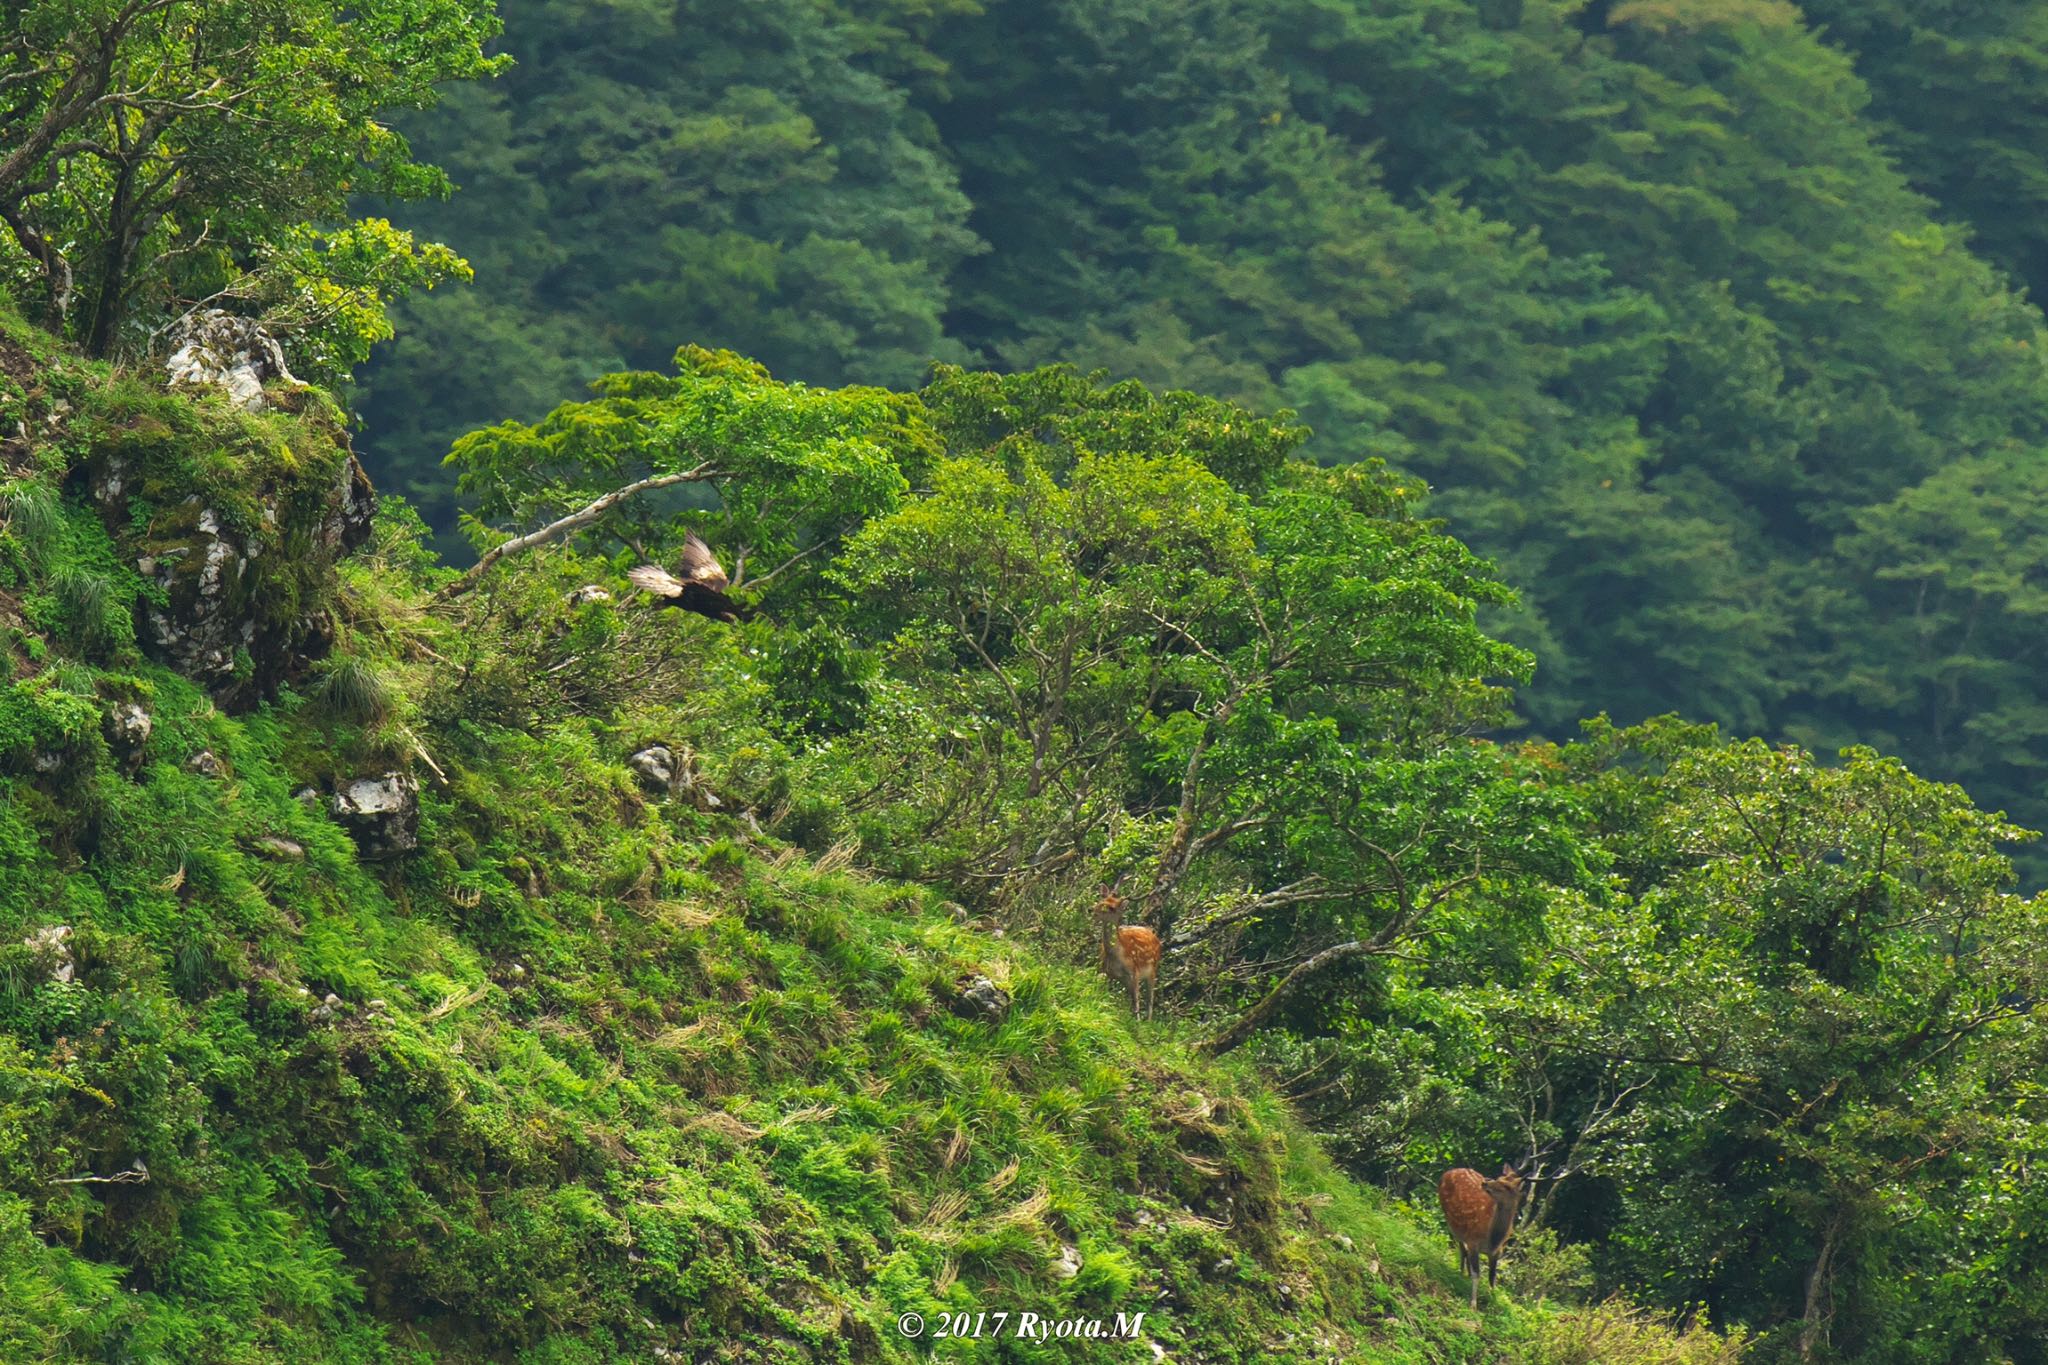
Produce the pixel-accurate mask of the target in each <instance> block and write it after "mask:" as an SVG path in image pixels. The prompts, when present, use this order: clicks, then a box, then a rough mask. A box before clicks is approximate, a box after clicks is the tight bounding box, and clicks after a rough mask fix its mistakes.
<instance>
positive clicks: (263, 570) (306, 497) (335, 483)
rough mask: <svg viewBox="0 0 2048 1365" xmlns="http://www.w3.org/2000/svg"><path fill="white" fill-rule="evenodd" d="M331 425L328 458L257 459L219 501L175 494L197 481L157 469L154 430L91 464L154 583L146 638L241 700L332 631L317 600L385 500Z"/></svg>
mask: <svg viewBox="0 0 2048 1365" xmlns="http://www.w3.org/2000/svg"><path fill="white" fill-rule="evenodd" d="M333 439H334V441H335V445H334V446H332V447H331V448H330V449H329V450H322V451H318V452H317V453H318V454H319V455H321V456H324V457H325V458H322V459H316V460H313V461H308V462H305V463H297V462H284V461H279V462H278V464H277V466H276V467H273V468H271V469H267V470H257V469H252V470H251V471H250V475H251V479H250V482H251V486H250V487H247V488H244V489H234V490H224V492H228V493H231V494H232V496H224V497H221V498H220V499H219V500H217V501H216V500H215V499H214V498H212V497H210V496H202V495H201V494H199V493H193V492H187V493H184V494H183V496H178V497H175V498H173V499H165V498H164V494H165V493H167V492H173V491H174V490H175V489H176V488H177V487H178V486H179V484H181V483H182V484H183V485H184V486H186V487H189V483H188V482H186V481H185V480H183V479H179V480H177V481H176V482H173V480H172V479H170V478H166V477H165V474H166V472H168V471H159V470H156V469H153V468H152V463H153V461H152V459H151V456H152V455H153V454H155V453H156V452H155V451H154V450H152V449H150V448H149V447H148V443H146V442H144V441H139V440H138V441H132V442H131V441H119V442H110V443H109V445H108V447H107V448H105V449H103V450H102V451H100V452H99V453H97V454H96V455H95V456H94V458H93V460H92V461H91V463H90V464H89V465H88V466H87V469H86V474H85V486H86V490H87V492H88V493H89V494H90V496H91V497H92V499H93V501H94V502H95V503H96V504H97V505H98V508H99V511H100V514H101V519H102V520H103V521H104V522H105V523H106V524H107V527H108V529H109V530H112V531H114V532H115V534H116V535H117V536H119V537H120V538H121V539H122V540H123V541H124V542H126V543H128V544H129V545H131V546H132V549H131V553H133V554H134V555H135V559H134V564H135V567H136V569H137V571H138V572H140V573H141V574H142V576H143V577H144V578H146V579H148V580H149V581H150V583H151V584H152V585H153V586H154V591H153V592H152V593H151V594H150V597H149V600H147V601H145V602H144V603H143V604H142V605H141V607H140V608H139V610H138V612H137V615H138V618H139V619H138V621H137V631H136V635H137V637H138V639H139V640H140V642H141V644H142V646H143V648H144V649H145V650H147V651H148V652H149V654H150V655H151V657H153V658H155V659H157V660H158V661H159V662H161V663H164V664H166V665H168V666H169V667H171V668H173V669H176V670H177V671H178V672H180V673H182V674H184V675H185V676H186V677H189V678H191V679H193V680H194V681H197V682H199V683H202V684H203V685H205V686H206V687H207V689H208V690H209V691H211V692H212V693H213V694H214V696H215V698H216V700H218V701H220V702H221V703H222V704H223V705H225V706H228V707H230V708H231V709H233V708H238V707H241V706H246V705H250V704H253V703H255V702H256V701H259V700H261V699H263V698H265V697H268V696H271V695H273V694H274V693H275V692H276V690H277V687H278V685H279V684H280V683H282V682H284V681H286V680H287V679H289V678H292V677H294V676H296V675H297V674H298V673H300V672H301V671H302V670H303V669H304V668H306V667H307V666H308V665H309V664H311V663H313V662H314V661H316V660H318V659H320V658H322V657H324V656H325V655H326V653H327V651H328V649H329V648H330V647H331V645H332V643H333V633H334V632H333V622H332V620H331V618H330V617H329V616H328V615H327V613H326V612H325V610H324V609H322V608H321V607H320V606H319V605H318V604H319V602H320V600H321V597H322V596H323V594H324V591H325V587H326V582H327V579H328V576H329V574H330V572H331V570H332V567H333V565H334V564H335V563H336V562H337V561H339V560H340V559H342V558H343V557H345V556H346V555H348V554H349V553H350V552H352V551H353V550H355V549H356V548H357V547H359V546H360V545H362V544H363V543H364V542H365V541H366V540H368V539H369V536H370V528H371V521H372V519H373V517H374V516H375V514H376V506H377V497H376V490H375V489H374V488H373V487H372V486H371V484H370V480H369V476H368V475H367V474H365V473H364V472H363V468H362V465H361V464H360V463H359V462H358V461H357V460H356V457H355V455H354V453H353V452H351V451H350V450H348V448H347V446H346V444H345V440H344V438H343V436H342V435H341V433H340V432H339V431H338V430H337V431H336V432H335V433H334V437H333ZM138 506H139V507H143V508H147V509H148V520H147V523H146V524H145V525H144V526H143V527H142V528H141V529H140V530H138V529H137V528H136V522H135V511H136V509H137V507H138Z"/></svg>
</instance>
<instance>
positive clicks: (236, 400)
mask: <svg viewBox="0 0 2048 1365" xmlns="http://www.w3.org/2000/svg"><path fill="white" fill-rule="evenodd" d="M172 344H173V347H174V349H173V350H172V352H171V356H170V359H168V360H166V361H165V362H164V371H165V373H166V374H167V375H168V376H169V378H170V381H171V383H172V384H173V385H182V386H185V387H188V388H218V389H225V390H226V391H227V395H228V401H229V402H231V403H233V404H234V405H235V406H236V407H238V408H246V409H248V410H249V411H251V412H260V411H262V410H263V409H264V408H266V407H268V406H270V400H269V399H268V398H267V397H266V396H265V394H264V392H263V386H264V385H265V384H271V383H278V382H282V383H286V384H290V385H293V386H294V387H298V386H299V381H298V380H297V379H295V378H293V376H292V372H291V370H290V369H289V368H288V367H287V366H286V365H285V361H284V347H282V346H280V345H278V342H277V338H276V337H274V336H272V335H271V334H270V333H269V332H266V331H265V330H263V327H262V326H261V325H260V324H259V323H257V322H256V321H255V320H254V319H251V318H244V317H237V316H236V315H234V314H233V313H227V312H223V311H222V310H220V309H218V308H209V309H206V310H205V311H204V312H200V313H195V314H193V315H192V316H191V317H189V318H187V319H185V321H184V323H183V324H182V325H181V326H180V327H179V328H178V330H177V332H176V333H175V334H174V335H173V337H172Z"/></svg>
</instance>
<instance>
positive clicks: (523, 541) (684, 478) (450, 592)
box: [434, 463, 719, 602]
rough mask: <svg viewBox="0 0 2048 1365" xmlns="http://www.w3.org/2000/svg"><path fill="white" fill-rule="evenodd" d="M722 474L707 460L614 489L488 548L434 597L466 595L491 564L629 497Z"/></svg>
mask: <svg viewBox="0 0 2048 1365" xmlns="http://www.w3.org/2000/svg"><path fill="white" fill-rule="evenodd" d="M718 473H719V471H718V469H717V467H716V466H714V465H712V464H709V463H705V464H700V465H698V466H696V467H695V468H694V469H685V470H682V471H680V472H678V473H674V474H656V475H653V476H652V477H650V478H645V479H641V480H639V481H638V482H636V483H629V484H627V485H626V486H625V487H624V488H614V489H613V490H612V491H611V492H609V493H607V494H605V495H604V496H603V497H601V498H599V499H597V500H596V501H595V502H591V503H589V504H587V505H585V506H583V507H580V508H578V509H577V510H576V511H574V512H571V513H570V514H569V515H568V516H566V517H562V518H560V519H559V520H556V521H551V522H549V523H548V524H547V525H545V526H543V527H541V528H540V529H539V530H538V531H529V532H527V533H526V534H525V535H523V536H514V537H513V538H512V539H510V540H508V541H506V542H504V543H503V544H501V545H493V546H492V547H491V548H490V549H488V550H486V551H484V553H483V557H482V558H480V559H478V560H477V562H476V564H475V565H474V566H473V567H472V568H471V569H470V570H469V572H467V573H465V574H463V575H462V577H460V578H458V579H456V580H455V581H454V582H453V583H450V584H449V585H448V586H447V587H445V588H443V589H441V591H439V592H437V593H435V594H434V597H435V599H436V600H437V601H442V602H447V601H452V600H453V599H455V598H457V597H460V596H462V595H463V594H464V593H466V592H468V591H469V590H470V589H471V588H474V587H475V586H476V585H477V580H478V579H480V578H482V577H483V576H484V574H485V573H486V572H487V571H488V570H489V569H490V567H491V566H492V565H493V564H496V563H497V562H498V561H499V560H501V559H504V558H506V557H508V556H510V555H516V554H518V553H520V552H521V551H523V550H530V549H532V548H533V547H534V546H536V545H545V544H546V543H547V542H548V541H550V540H553V539H554V538H555V537H556V536H563V535H567V534H568V533H569V532H571V531H575V530H579V529H581V528H582V527H585V526H588V525H589V524H590V523H591V522H593V521H596V520H597V519H598V518H599V517H601V516H603V515H604V514H605V513H607V512H609V511H611V510H612V509H613V508H614V507H617V506H618V505H619V504H620V503H622V502H625V501H626V500H627V499H628V498H632V497H635V496H637V495H638V494H641V493H647V492H651V491H652V490H654V489H656V488H672V487H674V486H675V485H676V484H679V483H702V482H703V481H704V480H706V479H711V478H716V477H717V476H718Z"/></svg>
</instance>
